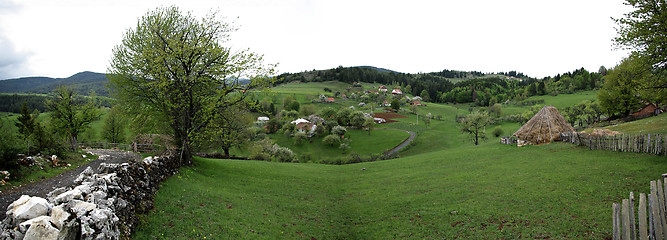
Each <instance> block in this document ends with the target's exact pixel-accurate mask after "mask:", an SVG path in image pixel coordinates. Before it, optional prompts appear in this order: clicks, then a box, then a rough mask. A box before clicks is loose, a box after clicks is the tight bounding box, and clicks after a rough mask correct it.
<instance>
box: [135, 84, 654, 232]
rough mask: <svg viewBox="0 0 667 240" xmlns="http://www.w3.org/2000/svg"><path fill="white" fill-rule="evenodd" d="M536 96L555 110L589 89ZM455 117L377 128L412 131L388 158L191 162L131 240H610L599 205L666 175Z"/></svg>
mask: <svg viewBox="0 0 667 240" xmlns="http://www.w3.org/2000/svg"><path fill="white" fill-rule="evenodd" d="M318 87H321V86H318ZM540 98H543V99H545V105H554V106H557V107H564V106H567V105H569V104H576V103H579V102H581V101H582V100H586V99H588V100H592V99H594V98H595V92H585V93H581V94H576V95H574V96H573V95H559V96H555V97H553V96H542V97H540ZM526 109H527V107H506V108H505V109H504V110H505V113H506V114H513V113H514V112H516V113H520V112H523V111H525V110H526ZM467 110H468V105H465V104H462V105H455V106H452V105H440V104H429V105H428V106H426V107H420V108H419V111H420V113H428V112H431V113H432V114H433V115H442V116H443V120H442V121H437V120H433V121H432V123H431V126H430V127H429V128H426V127H425V126H423V122H421V121H420V125H418V126H417V125H415V124H414V123H416V121H417V119H416V116H415V115H408V118H403V119H396V120H399V121H400V122H397V123H390V124H386V125H380V126H379V127H387V128H400V129H406V130H411V131H414V132H417V134H418V137H417V138H416V139H415V141H414V144H411V146H409V147H408V148H407V149H406V150H405V151H402V152H401V155H402V156H403V158H399V159H394V160H387V161H378V162H369V163H359V164H351V165H343V166H328V165H318V164H288V163H270V162H256V161H231V160H212V159H197V161H196V165H195V166H194V167H189V168H184V169H182V171H181V174H179V175H177V176H175V177H172V178H170V179H169V180H168V181H167V182H165V183H164V186H163V187H162V188H161V189H160V192H159V194H158V195H157V196H156V209H155V210H154V212H153V213H151V214H149V215H148V216H146V217H145V219H144V221H145V223H144V224H143V225H142V226H141V227H140V229H139V230H138V232H137V233H136V234H135V235H134V236H133V237H134V238H137V239H147V238H156V237H157V238H161V237H163V238H170V239H171V238H203V237H208V238H211V237H213V238H216V237H222V236H224V237H225V238H251V239H276V238H289V239H294V238H306V239H308V238H311V237H314V238H317V239H322V238H324V239H388V238H394V239H396V238H400V239H402V238H413V239H423V238H455V237H463V238H468V239H493V238H508V239H512V238H590V239H600V238H606V237H610V229H611V228H610V225H611V218H610V217H609V216H610V215H611V207H610V206H611V203H612V202H619V201H620V199H622V198H624V197H626V196H627V194H628V193H629V192H630V191H635V192H647V191H648V182H649V181H650V180H653V179H655V178H658V177H659V176H660V174H662V173H663V172H662V171H663V169H666V168H667V162H665V161H664V157H656V156H651V155H647V154H634V153H618V152H608V151H589V150H586V149H582V148H578V147H575V146H573V145H569V144H550V145H545V146H528V147H522V148H516V147H514V146H509V145H501V144H499V143H498V142H499V141H498V138H495V137H492V136H491V135H490V134H489V140H487V141H485V142H483V143H482V144H481V145H480V146H473V145H471V144H470V142H469V141H467V140H466V136H465V135H462V134H461V133H460V130H459V129H458V128H457V125H456V123H455V122H454V116H455V115H456V114H457V113H464V114H465V113H467ZM495 126H501V127H502V128H503V130H504V131H505V133H504V135H510V134H512V133H513V132H514V131H516V129H518V128H519V127H520V126H519V125H518V124H517V123H508V122H501V123H498V124H496V125H494V126H489V127H487V132H489V133H490V132H491V129H493V128H494V127H495ZM377 132H378V131H375V132H374V133H373V134H375V133H377ZM283 137H284V136H283ZM353 142H354V141H353ZM311 151H312V152H319V153H320V154H323V155H328V154H331V153H328V152H323V151H322V152H320V150H317V149H314V150H311ZM361 168H366V169H368V170H366V171H361V170H360V169H361ZM453 211H455V212H453Z"/></svg>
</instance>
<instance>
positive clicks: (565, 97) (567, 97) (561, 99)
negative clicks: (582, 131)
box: [503, 90, 598, 114]
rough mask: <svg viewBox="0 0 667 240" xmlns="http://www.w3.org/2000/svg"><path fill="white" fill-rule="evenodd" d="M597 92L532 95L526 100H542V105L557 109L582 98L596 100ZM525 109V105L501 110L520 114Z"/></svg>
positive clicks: (577, 101) (575, 102) (570, 104)
mask: <svg viewBox="0 0 667 240" xmlns="http://www.w3.org/2000/svg"><path fill="white" fill-rule="evenodd" d="M597 93H598V91H597V90H592V91H583V92H577V93H574V94H559V95H558V96H550V95H544V96H533V97H530V98H528V99H526V100H544V104H543V105H551V106H554V107H556V108H557V109H562V108H565V107H568V106H572V105H575V104H578V103H580V102H582V101H584V100H589V101H593V100H596V99H597ZM525 109H526V108H525V107H517V106H504V109H503V111H504V113H505V114H520V113H522V112H524V111H525Z"/></svg>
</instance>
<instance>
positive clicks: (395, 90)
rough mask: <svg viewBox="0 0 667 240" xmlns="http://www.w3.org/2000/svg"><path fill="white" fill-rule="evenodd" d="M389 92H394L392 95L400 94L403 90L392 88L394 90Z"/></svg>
mask: <svg viewBox="0 0 667 240" xmlns="http://www.w3.org/2000/svg"><path fill="white" fill-rule="evenodd" d="M391 94H394V95H402V94H403V92H402V91H401V89H394V90H392V91H391Z"/></svg>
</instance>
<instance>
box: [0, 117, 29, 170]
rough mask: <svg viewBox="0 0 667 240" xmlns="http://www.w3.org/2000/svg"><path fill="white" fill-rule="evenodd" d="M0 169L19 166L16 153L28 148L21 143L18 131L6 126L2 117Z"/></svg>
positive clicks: (0, 127)
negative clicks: (17, 134)
mask: <svg viewBox="0 0 667 240" xmlns="http://www.w3.org/2000/svg"><path fill="white" fill-rule="evenodd" d="M0 131H1V132H2V134H0V169H2V170H12V169H16V168H18V166H19V165H18V162H17V161H16V160H17V158H16V155H17V154H19V153H21V152H23V151H25V150H26V148H25V147H24V145H23V144H20V141H19V139H18V137H17V136H16V133H15V132H14V131H13V130H12V129H11V128H10V127H9V126H6V124H5V120H4V119H0Z"/></svg>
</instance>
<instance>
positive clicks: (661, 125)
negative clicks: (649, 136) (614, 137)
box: [586, 113, 667, 134]
mask: <svg viewBox="0 0 667 240" xmlns="http://www.w3.org/2000/svg"><path fill="white" fill-rule="evenodd" d="M604 128H606V129H609V130H612V131H617V132H621V133H630V134H631V133H659V134H667V114H664V113H663V114H660V115H658V116H654V117H649V118H644V119H641V120H637V121H632V122H626V123H620V124H616V125H611V126H607V127H604ZM586 131H592V129H587V130H586Z"/></svg>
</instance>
